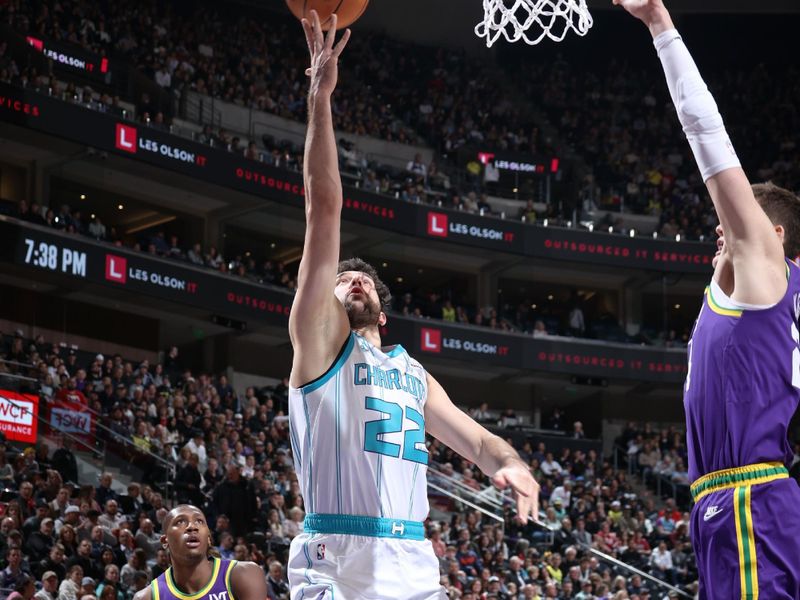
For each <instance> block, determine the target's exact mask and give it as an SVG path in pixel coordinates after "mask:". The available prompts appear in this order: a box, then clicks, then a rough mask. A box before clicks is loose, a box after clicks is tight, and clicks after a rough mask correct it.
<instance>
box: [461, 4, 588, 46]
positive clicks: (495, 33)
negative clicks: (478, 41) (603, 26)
mask: <svg viewBox="0 0 800 600" xmlns="http://www.w3.org/2000/svg"><path fill="white" fill-rule="evenodd" d="M483 11H484V17H483V22H482V23H479V24H478V26H477V27H475V33H476V34H477V35H478V37H482V38H486V45H487V46H489V47H491V45H492V44H494V43H495V42H496V41H497V40H498V38H499V37H500V36H503V37H504V38H505V39H506V40H508V41H509V42H517V41H519V40H524V41H525V42H526V43H527V44H531V45H533V44H538V43H539V42H541V41H542V40H543V39H544V38H545V37H548V38H550V39H551V40H553V41H555V42H560V41H561V40H563V39H564V37H565V36H566V35H567V32H569V30H570V29H571V30H573V31H574V32H575V33H577V34H578V35H586V33H587V32H588V31H589V28H590V27H591V26H592V22H593V21H592V15H591V14H589V9H588V7H587V6H586V0H483Z"/></svg>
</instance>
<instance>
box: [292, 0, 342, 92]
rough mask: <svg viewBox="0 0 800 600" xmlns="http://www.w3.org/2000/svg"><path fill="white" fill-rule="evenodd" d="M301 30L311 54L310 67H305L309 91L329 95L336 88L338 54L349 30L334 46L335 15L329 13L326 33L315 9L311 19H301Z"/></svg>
mask: <svg viewBox="0 0 800 600" xmlns="http://www.w3.org/2000/svg"><path fill="white" fill-rule="evenodd" d="M302 24H303V31H304V32H305V34H306V42H307V43H308V52H309V54H310V55H311V67H309V68H308V69H306V75H308V76H309V77H310V78H311V87H310V90H309V93H310V94H311V95H312V96H314V95H317V94H326V95H330V94H332V93H333V90H334V89H335V88H336V81H337V79H338V77H339V68H338V66H339V55H340V54H341V53H342V50H344V47H345V46H346V45H347V40H349V39H350V30H349V29H348V30H347V31H345V32H344V35H343V36H342V38H341V39H340V40H339V43H338V44H336V45H335V46H334V45H333V42H334V40H335V38H336V15H335V14H334V15H331V28H330V29H329V30H328V33H327V34H324V33H323V31H322V25H321V24H320V22H319V14H317V11H315V10H312V11H311V20H309V19H303V20H302Z"/></svg>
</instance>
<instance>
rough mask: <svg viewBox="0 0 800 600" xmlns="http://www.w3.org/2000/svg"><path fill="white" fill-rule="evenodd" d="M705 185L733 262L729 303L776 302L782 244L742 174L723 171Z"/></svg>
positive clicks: (782, 287) (782, 272)
mask: <svg viewBox="0 0 800 600" xmlns="http://www.w3.org/2000/svg"><path fill="white" fill-rule="evenodd" d="M706 185H707V187H708V191H709V193H710V194H711V199H712V200H713V201H714V206H715V208H716V210H717V216H718V217H719V220H720V223H721V224H722V228H723V230H724V234H725V252H726V253H727V254H728V256H729V257H730V259H731V261H732V263H733V271H734V281H735V287H734V293H733V300H734V301H737V302H741V303H744V304H756V305H768V304H774V303H775V302H778V301H779V300H780V299H781V298H782V297H783V294H784V293H786V285H787V282H786V263H785V261H784V250H783V245H782V243H781V240H780V238H779V237H778V233H777V232H776V230H775V226H774V225H773V224H772V222H771V221H770V219H769V217H768V216H767V214H766V213H765V212H764V211H763V209H762V208H761V206H760V205H759V204H758V201H757V200H756V198H755V196H754V195H753V189H752V187H751V185H750V181H749V180H748V179H747V176H746V175H745V173H744V171H743V170H742V169H740V168H734V169H727V170H725V171H722V172H721V173H718V174H716V175H714V176H713V177H711V178H710V179H709V180H708V181H707V182H706Z"/></svg>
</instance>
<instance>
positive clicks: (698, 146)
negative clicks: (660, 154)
mask: <svg viewBox="0 0 800 600" xmlns="http://www.w3.org/2000/svg"><path fill="white" fill-rule="evenodd" d="M613 2H614V4H617V5H619V6H622V7H623V8H624V9H625V10H627V11H628V12H629V13H630V14H631V15H633V16H634V17H636V18H638V19H640V20H641V21H642V22H643V23H644V24H645V25H647V27H648V29H649V30H650V33H651V34H652V36H653V42H654V44H655V47H656V50H657V51H658V56H659V58H660V59H661V63H662V66H663V67H664V73H665V75H666V78H667V85H668V86H669V92H670V96H672V101H673V102H674V104H675V108H676V110H677V112H678V118H679V119H680V122H681V125H682V126H683V130H684V132H685V133H686V137H687V138H688V140H689V144H690V145H691V147H692V151H693V152H694V156H695V159H696V161H697V165H698V167H699V168H700V172H701V174H702V176H703V181H705V183H706V186H707V187H708V191H709V193H710V195H711V199H712V200H713V202H714V207H715V208H716V211H717V216H718V217H719V220H720V223H721V224H722V227H723V230H724V235H725V238H724V239H725V246H726V251H727V253H728V254H729V255H730V257H731V259H732V261H733V268H734V277H735V300H737V301H739V302H743V303H747V304H772V303H774V302H777V301H778V300H779V299H780V298H781V297H782V296H783V294H784V293H785V290H786V276H785V265H784V251H783V248H782V246H781V238H780V237H779V235H778V234H777V233H776V231H777V228H776V227H775V226H773V224H772V223H771V222H770V219H769V218H768V217H767V215H766V213H765V212H764V210H763V209H762V208H761V206H759V204H758V202H757V201H756V198H755V195H754V194H753V190H752V188H751V186H750V182H749V181H748V179H747V176H746V175H745V173H744V171H743V170H742V168H741V164H740V162H739V159H738V157H737V156H736V152H735V151H734V149H733V144H732V143H731V141H730V138H729V137H728V133H727V131H726V130H725V124H724V122H723V120H722V116H721V115H720V113H719V109H718V108H717V104H716V102H715V101H714V98H713V96H712V95H711V93H710V92H709V90H708V87H707V86H706V83H705V82H704V81H703V78H702V77H701V76H700V72H699V70H698V69H697V65H696V64H695V62H694V60H693V59H692V56H691V54H689V50H688V49H687V48H686V45H685V44H684V43H683V40H682V39H681V36H680V34H679V33H678V31H677V30H676V29H675V26H674V24H673V22H672V19H671V17H670V15H669V12H668V11H667V9H666V7H665V6H664V3H663V2H662V0H613Z"/></svg>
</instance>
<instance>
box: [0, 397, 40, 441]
mask: <svg viewBox="0 0 800 600" xmlns="http://www.w3.org/2000/svg"><path fill="white" fill-rule="evenodd" d="M38 415H39V398H38V396H34V395H32V394H18V393H17V392H12V391H11V390H0V431H2V432H3V433H4V434H5V436H6V439H8V440H10V441H14V442H24V443H27V444H34V443H36V431H37V429H38V427H37V424H38V420H37V417H38Z"/></svg>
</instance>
